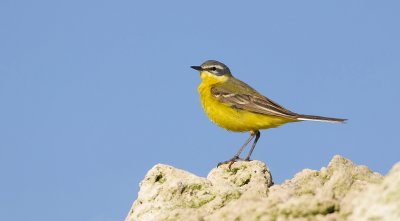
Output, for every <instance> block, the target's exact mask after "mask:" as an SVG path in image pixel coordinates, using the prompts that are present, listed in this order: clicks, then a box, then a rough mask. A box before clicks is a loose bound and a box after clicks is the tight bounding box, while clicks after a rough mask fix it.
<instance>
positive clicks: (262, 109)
mask: <svg viewBox="0 0 400 221" xmlns="http://www.w3.org/2000/svg"><path fill="white" fill-rule="evenodd" d="M232 86H233V87H230V86H229V82H228V83H227V84H224V85H215V86H213V87H212V88H211V94H212V95H213V96H214V97H215V98H217V99H218V100H219V101H221V102H222V103H226V104H228V105H230V106H232V107H235V108H238V109H242V110H246V111H250V112H254V113H260V114H266V115H272V116H279V117H286V118H290V119H297V118H298V116H299V115H298V114H296V113H294V112H291V111H289V110H287V109H285V108H284V107H282V106H281V105H279V104H277V103H275V102H274V101H272V100H270V99H269V98H267V97H265V96H263V95H261V94H260V93H258V92H257V91H256V90H254V89H253V88H251V87H250V86H248V85H247V84H245V83H244V82H241V81H240V82H236V84H234V85H232Z"/></svg>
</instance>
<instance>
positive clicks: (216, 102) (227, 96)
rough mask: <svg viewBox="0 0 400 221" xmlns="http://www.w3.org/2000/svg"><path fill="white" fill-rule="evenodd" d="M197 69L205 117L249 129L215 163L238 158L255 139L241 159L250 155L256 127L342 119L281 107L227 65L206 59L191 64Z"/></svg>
mask: <svg viewBox="0 0 400 221" xmlns="http://www.w3.org/2000/svg"><path fill="white" fill-rule="evenodd" d="M191 68H193V69H195V70H198V71H200V77H201V79H202V82H201V84H200V86H199V88H198V91H199V93H200V98H201V103H202V105H203V108H204V111H205V112H206V113H207V115H208V117H209V118H210V119H211V121H213V122H214V123H216V124H217V125H218V126H220V127H222V128H224V129H226V130H229V131H235V132H250V137H249V138H248V139H247V140H246V142H245V143H244V144H243V146H242V147H241V148H240V149H239V151H238V152H237V154H235V155H234V156H233V158H232V159H230V160H227V161H224V162H221V163H219V164H218V165H221V164H224V163H228V162H229V163H230V164H229V167H230V166H231V165H232V163H233V162H235V161H237V160H240V158H239V155H240V153H241V152H242V150H243V149H244V148H245V147H246V146H247V145H248V144H249V143H250V141H251V140H253V139H254V137H255V140H254V142H253V145H252V147H251V149H250V151H249V153H248V155H247V157H246V158H245V159H244V160H247V161H248V160H250V156H251V154H252V152H253V150H254V148H255V146H256V144H257V141H258V139H259V138H260V129H268V128H274V127H278V126H280V125H282V124H285V123H290V122H298V121H305V120H310V121H324V122H335V123H338V122H339V123H341V122H344V121H346V119H340V118H330V117H320V116H312V115H304V114H297V113H294V112H292V111H290V110H287V109H285V108H284V107H282V106H281V105H279V104H277V103H275V102H274V101H272V100H270V99H269V98H267V97H265V96H263V95H262V94H260V93H259V92H257V91H256V90H254V89H253V88H252V87H250V86H249V85H248V84H246V83H244V82H242V81H240V80H238V79H236V78H235V77H233V76H232V74H231V72H230V70H229V68H228V67H227V66H226V65H225V64H223V63H221V62H218V61H214V60H209V61H206V62H204V63H203V64H202V65H200V66H191Z"/></svg>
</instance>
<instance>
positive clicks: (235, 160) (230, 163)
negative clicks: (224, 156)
mask: <svg viewBox="0 0 400 221" xmlns="http://www.w3.org/2000/svg"><path fill="white" fill-rule="evenodd" d="M240 160H243V159H241V158H240V157H239V156H236V155H235V156H234V157H233V158H232V159H230V160H226V161H223V162H219V163H218V165H217V167H219V166H221V165H223V164H227V163H229V165H228V168H229V169H231V166H232V164H233V163H235V162H237V161H240Z"/></svg>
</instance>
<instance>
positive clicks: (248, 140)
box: [217, 131, 260, 168]
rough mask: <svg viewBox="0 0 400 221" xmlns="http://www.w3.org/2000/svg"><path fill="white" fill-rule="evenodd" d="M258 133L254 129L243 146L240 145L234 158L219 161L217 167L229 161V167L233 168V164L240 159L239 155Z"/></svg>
mask: <svg viewBox="0 0 400 221" xmlns="http://www.w3.org/2000/svg"><path fill="white" fill-rule="evenodd" d="M258 134H260V132H258ZM256 135H257V133H254V132H253V131H252V132H250V137H249V138H248V139H247V140H246V142H245V143H244V144H243V145H242V147H240V149H239V151H238V152H237V153H236V154H235V155H234V156H233V157H232V159H230V160H227V161H223V162H220V163H218V165H217V167H219V166H221V165H222V164H226V163H229V168H231V166H232V164H233V163H234V162H236V161H237V160H239V159H240V158H239V156H240V153H242V151H243V149H244V148H245V147H246V146H247V145H248V144H249V143H250V141H251V140H253V138H254V137H255V136H256ZM256 139H257V138H256Z"/></svg>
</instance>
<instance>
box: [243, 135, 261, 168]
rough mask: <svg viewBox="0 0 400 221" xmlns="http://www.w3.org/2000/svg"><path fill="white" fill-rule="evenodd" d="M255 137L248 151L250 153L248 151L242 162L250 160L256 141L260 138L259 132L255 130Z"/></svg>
mask: <svg viewBox="0 0 400 221" xmlns="http://www.w3.org/2000/svg"><path fill="white" fill-rule="evenodd" d="M255 135H256V139H255V140H254V142H253V145H252V146H251V149H250V151H249V154H248V155H247V157H246V158H245V159H244V160H246V161H249V160H250V156H251V154H252V153H253V150H254V148H255V147H256V144H257V141H258V139H260V136H261V133H260V131H258V130H257V131H256V132H255Z"/></svg>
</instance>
